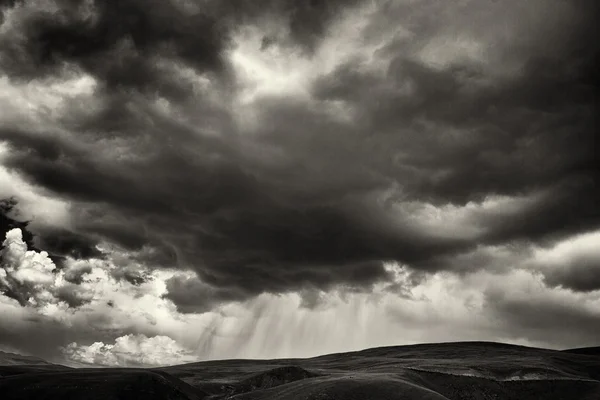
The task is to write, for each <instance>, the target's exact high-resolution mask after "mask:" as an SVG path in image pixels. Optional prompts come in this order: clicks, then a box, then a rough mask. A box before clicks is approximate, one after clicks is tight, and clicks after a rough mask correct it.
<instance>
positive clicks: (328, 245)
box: [0, 0, 600, 351]
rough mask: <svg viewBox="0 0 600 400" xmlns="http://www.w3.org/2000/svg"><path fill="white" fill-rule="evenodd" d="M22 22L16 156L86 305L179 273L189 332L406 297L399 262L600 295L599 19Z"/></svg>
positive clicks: (14, 81) (10, 147) (169, 4)
mask: <svg viewBox="0 0 600 400" xmlns="http://www.w3.org/2000/svg"><path fill="white" fill-rule="evenodd" d="M113 3H114V4H113ZM0 7H1V8H2V15H3V17H2V25H1V26H0V74H1V76H0V92H3V93H4V94H0V108H1V109H2V110H5V111H3V112H2V114H1V116H0V142H2V145H3V146H5V147H3V148H2V149H3V150H2V151H1V152H0V161H1V164H2V166H3V168H4V169H5V170H6V171H7V172H6V174H7V175H6V176H7V178H6V179H7V181H8V182H17V181H19V182H23V184H22V185H29V186H27V187H31V188H32V189H31V190H35V191H36V193H39V195H40V196H42V195H43V196H46V197H49V198H52V199H56V201H59V202H61V204H64V205H65V206H64V207H65V210H67V211H65V215H67V216H68V217H66V216H65V217H61V218H62V219H61V220H60V221H58V222H57V221H50V219H49V218H46V219H44V218H43V217H39V218H38V220H37V221H36V218H35V217H36V212H35V207H34V206H32V205H31V204H33V203H32V201H31V200H28V201H29V203H27V202H26V201H25V200H26V199H25V197H23V196H22V197H23V199H19V201H23V204H24V206H23V213H24V214H25V215H26V218H27V219H30V220H32V221H33V222H32V224H34V225H32V227H31V231H32V232H33V233H34V234H35V245H36V246H37V247H36V249H38V248H39V249H43V250H45V251H47V252H49V254H50V257H52V259H53V260H54V261H55V262H56V265H57V267H58V269H57V270H61V271H62V270H63V269H64V270H65V271H68V272H65V274H66V275H65V279H66V280H67V281H68V282H69V284H71V285H74V287H73V289H72V291H70V292H67V290H68V289H63V292H61V293H62V294H61V296H62V299H63V301H66V302H67V303H69V304H70V305H72V306H73V307H75V308H77V307H81V306H83V305H84V304H86V301H87V300H84V301H82V302H79V300H77V299H80V297H77V296H79V295H76V294H77V293H79V292H78V291H77V290H76V288H75V286H77V285H81V284H82V282H85V279H86V278H85V277H86V274H89V273H90V271H91V269H90V267H85V266H80V267H78V268H74V269H73V268H72V267H70V266H71V265H72V263H73V262H79V261H81V262H86V260H87V261H90V260H91V261H90V262H101V261H100V260H104V261H105V262H110V263H113V264H114V269H111V270H110V275H111V277H112V278H111V279H114V280H116V281H118V282H120V281H124V282H127V283H128V284H131V285H133V286H136V285H137V286H140V285H141V286H143V285H144V284H147V283H148V279H149V278H148V277H149V276H150V274H152V273H153V272H152V271H177V274H175V275H172V276H170V277H169V278H168V279H166V280H165V288H166V292H165V293H162V294H161V296H162V297H161V299H163V300H164V301H171V302H172V303H173V304H174V305H175V307H176V309H177V311H178V312H182V313H188V314H194V313H200V314H201V313H207V312H210V311H211V310H214V309H215V308H218V307H219V306H221V305H223V304H226V303H230V302H234V303H235V302H245V301H252V299H254V298H256V297H257V296H260V295H263V294H269V295H274V296H277V295H287V294H290V293H300V294H302V293H304V294H306V295H305V297H306V296H307V297H306V298H305V304H313V305H314V307H316V304H317V303H319V304H320V302H317V301H314V299H313V300H311V298H312V297H314V294H315V293H329V292H332V293H333V292H335V291H341V292H348V293H354V294H357V293H370V292H372V291H373V290H375V289H374V288H376V287H378V285H381V284H388V285H392V286H394V285H396V287H398V286H397V285H398V283H397V282H396V281H395V279H396V277H395V275H394V274H393V273H392V272H390V269H389V268H387V267H386V266H387V265H390V264H398V265H402V266H403V268H406V269H407V270H409V271H411V273H413V274H414V276H420V277H423V276H429V275H431V276H434V275H435V274H438V273H450V274H456V275H459V276H466V275H469V274H476V273H478V272H479V271H487V272H489V273H499V274H509V273H510V272H511V271H513V270H521V269H531V270H535V271H539V272H540V273H541V274H542V275H543V276H544V279H543V283H544V285H547V286H548V287H549V288H559V289H560V290H571V291H573V292H582V293H592V294H593V293H594V292H595V291H597V290H599V289H600V284H599V282H600V269H599V268H598V265H597V264H598V260H600V258H599V256H598V248H600V242H598V241H597V238H596V236H597V234H595V233H594V232H597V231H598V229H600V209H599V208H598V204H600V191H599V189H598V177H599V174H598V171H599V167H600V164H599V163H598V157H597V156H596V150H597V129H596V126H597V115H598V111H600V110H599V109H598V101H597V93H598V89H599V88H598V84H599V80H598V78H599V77H598V71H599V68H598V66H599V64H598V48H597V46H596V45H595V43H594V40H593V38H595V34H596V32H595V31H596V30H597V28H596V26H597V16H598V5H597V4H596V2H594V1H591V0H575V1H569V2H566V1H560V2H554V1H550V0H532V1H528V2H522V1H502V2H498V1H496V2H494V1H487V0H470V1H466V2H461V3H460V4H458V3H455V2H441V1H436V0H424V1H420V2H410V1H403V0H402V1H391V2H388V1H364V2H362V1H338V0H335V1H333V0H332V1H310V2H302V4H299V2H295V1H287V0H282V1H258V2H252V4H250V3H248V2H238V1H225V2H223V1H206V2H200V1H193V0H189V1H188V0H170V1H141V0H127V1H119V2H105V1H95V0H54V1H34V0H32V1H8V2H1V3H0ZM28 190H29V189H28ZM21 192H22V193H24V192H23V190H22V191H21ZM6 195H7V196H10V195H16V197H17V198H18V197H19V191H18V190H11V191H9V190H6ZM27 204H29V206H27ZM7 212H8V210H7ZM5 214H6V213H5ZM4 225H6V224H4ZM4 225H3V227H2V228H3V230H4V232H6V231H8V230H9V229H8V228H15V227H17V226H12V225H11V226H6V227H5V226H4ZM581 235H591V236H586V237H588V238H592V239H589V240H590V242H589V243H591V244H589V246H588V247H586V248H585V249H583V250H581V252H583V253H581V254H580V252H579V250H577V249H580V247H577V249H575V250H572V251H571V250H568V251H567V250H565V251H566V253H564V252H563V253H564V254H566V255H564V254H563V253H560V254H562V255H559V256H552V257H551V252H552V251H554V250H553V249H557V248H559V246H560V245H561V243H563V244H564V243H568V242H569V241H570V240H577V239H576V238H578V237H580V236H581ZM594 235H596V236H594ZM573 238H575V239H573ZM32 240H34V239H33V238H32ZM31 245H33V242H32V243H31ZM557 246H558V247H557ZM564 246H567V245H564ZM544 251H546V253H544ZM560 251H563V250H560V249H559V250H556V252H560ZM114 252H117V253H118V255H115V254H116V253H114ZM543 254H546V255H547V257H546V258H544V257H542V256H543ZM549 254H550V255H549ZM552 254H554V253H552ZM556 254H558V253H556ZM61 260H62V261H61ZM543 260H546V261H547V262H546V261H543ZM548 260H550V261H548ZM545 263H546V264H547V265H546V264H545ZM132 265H133V267H132ZM140 266H143V268H142V267H140ZM69 268H71V269H69ZM140 271H141V272H140ZM423 279H424V278H423ZM421 281H422V280H419V279H416V280H414V281H406V282H404V283H403V284H402V285H403V286H404V287H402V288H399V292H401V293H408V292H409V291H410V290H411V288H412V287H417V286H418V285H419V284H420V283H421ZM65 287H67V286H65ZM557 290H558V289H557ZM74 293H75V294H74ZM307 293H308V294H307ZM73 296H75V297H73ZM311 296H312V297H311ZM499 296H500V295H498V294H496V295H493V294H488V298H490V299H491V298H494V299H497V300H498V301H499V305H498V309H497V310H496V311H495V312H498V313H501V314H502V315H508V314H510V315H512V317H511V318H512V319H508V321H509V322H510V323H512V324H515V325H518V324H519V323H521V322H520V321H524V320H525V319H526V318H527V317H526V315H527V309H526V308H523V307H521V306H520V304H521V303H519V302H517V301H516V300H511V301H509V300H506V301H504V300H503V299H504V298H503V297H499ZM13 297H14V296H13ZM76 300H77V301H76ZM500 300H502V301H500ZM539 301H543V300H539ZM517 308H518V309H519V310H520V311H515V310H516V309H517ZM557 312H558V313H559V314H560V313H562V312H567V311H565V310H558V311H557ZM557 315H558V314H557ZM586 315H587V314H581V318H580V320H581V321H584V319H585V318H586ZM521 317H522V318H523V319H519V318H521ZM574 318H579V317H576V316H574ZM594 318H596V317H594ZM577 321H579V320H577ZM591 321H592V322H591V323H592V324H594V323H596V320H594V319H592V320H591ZM540 323H542V322H540ZM543 323H545V322H543ZM585 323H586V322H585V321H584V322H582V324H585ZM523 329H525V328H523ZM586 329H587V328H586ZM586 332H587V330H586ZM121 333H123V335H122V336H124V335H125V334H126V333H127V334H130V333H131V334H137V333H139V332H121ZM152 334H156V335H161V333H160V332H159V333H152ZM586 337H587V336H586ZM114 339H116V337H114V338H108V339H106V340H105V341H104V342H103V343H109V342H110V340H114ZM103 340H104V338H103ZM62 345H66V344H62ZM72 349H75V347H72ZM86 351H87V350H86Z"/></svg>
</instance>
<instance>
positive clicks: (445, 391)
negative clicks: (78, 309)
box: [0, 342, 600, 400]
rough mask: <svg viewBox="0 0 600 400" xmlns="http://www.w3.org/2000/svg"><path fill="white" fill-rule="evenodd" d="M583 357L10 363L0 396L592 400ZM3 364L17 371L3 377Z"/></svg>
mask: <svg viewBox="0 0 600 400" xmlns="http://www.w3.org/2000/svg"><path fill="white" fill-rule="evenodd" d="M588 353H589V354H588ZM592 353H593V351H585V350H578V351H575V352H571V351H554V350H546V349H536V348H529V347H522V346H511V345H504V344H498V343H481V342H465V343H441V344H425V345H416V346H396V347H383V348H375V349H368V350H363V351H358V352H351V353H343V354H330V355H326V356H321V357H315V358H310V359H286V360H225V361H209V362H200V363H193V364H185V365H176V366H171V367H165V368H156V369H146V370H144V369H76V370H68V369H63V370H60V371H57V370H55V371H54V372H48V370H49V369H52V368H55V367H52V366H39V365H38V366H22V367H19V366H14V365H13V366H8V367H0V375H3V374H4V375H5V377H4V378H0V393H2V396H0V397H1V398H2V399H3V400H13V399H41V400H54V399H61V400H62V399H74V400H75V399H90V400H94V399H137V398H140V399H142V398H143V399H148V400H152V399H181V400H193V399H198V400H199V399H207V400H208V399H215V400H216V399H225V398H231V399H238V400H259V399H281V400H288V399H289V400H292V399H306V400H309V399H315V400H316V399H322V400H324V399H329V400H335V399H344V400H361V399H396V400H413V399H425V400H427V399H429V400H475V399H477V400H492V399H502V400H512V399H514V400H517V399H518V400H528V399H545V400H554V399H555V400H560V399H564V400H580V399H581V400H598V399H600V357H598V356H596V355H590V354H592ZM2 368H4V373H3V372H2V371H3V369H2ZM11 368H12V369H13V370H14V371H17V372H15V373H14V374H13V376H10V377H6V375H9V374H10V373H9V372H10V369H11ZM40 368H41V369H40ZM56 368H60V366H56ZM17 373H18V374H17Z"/></svg>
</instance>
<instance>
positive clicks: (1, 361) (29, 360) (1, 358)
mask: <svg viewBox="0 0 600 400" xmlns="http://www.w3.org/2000/svg"><path fill="white" fill-rule="evenodd" d="M51 364H52V363H49V362H48V361H45V360H42V359H41V358H38V357H32V356H24V355H21V354H15V353H6V352H4V351H0V365H51Z"/></svg>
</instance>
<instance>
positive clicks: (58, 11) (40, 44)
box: [0, 0, 226, 95]
mask: <svg viewBox="0 0 600 400" xmlns="http://www.w3.org/2000/svg"><path fill="white" fill-rule="evenodd" d="M34 7H35V6H34ZM17 23H18V24H19V28H20V29H19V31H18V32H12V33H13V35H10V34H4V35H2V38H1V39H0V43H2V49H3V50H2V57H1V60H2V64H1V66H2V69H3V70H4V71H5V73H7V74H9V75H10V76H13V77H18V78H23V79H28V78H32V77H36V78H37V77H40V76H51V75H52V74H55V73H57V72H59V71H60V69H61V68H62V67H64V63H70V64H74V65H76V66H79V67H80V68H82V69H83V70H85V71H87V72H89V73H91V74H92V75H94V76H96V77H97V78H98V79H99V80H100V81H101V82H103V83H104V84H105V85H106V86H107V87H108V89H117V88H132V89H138V90H141V91H146V90H149V91H151V92H152V91H156V90H159V91H163V90H164V92H165V93H166V94H168V95H177V94H182V93H184V92H185V89H184V88H182V87H179V86H178V83H177V82H174V81H172V80H170V79H169V76H168V75H165V74H164V73H161V72H160V71H159V70H158V68H157V66H156V59H155V58H153V57H156V56H162V55H165V56H170V57H172V58H173V59H174V60H175V61H182V62H184V63H186V64H189V65H191V66H193V67H194V68H197V69H199V70H203V71H204V70H207V71H210V70H212V71H215V70H219V69H221V67H222V61H221V57H220V52H221V50H222V48H223V46H224V41H225V40H226V35H224V33H225V32H221V31H220V30H219V27H218V26H217V21H215V20H214V19H213V18H211V17H209V16H207V15H204V14H202V13H200V12H198V13H186V12H185V10H183V9H181V8H180V7H177V5H176V4H175V3H174V2H170V1H167V2H165V1H137V0H127V1H119V2H105V1H91V2H89V1H84V0H58V1H55V2H49V3H48V8H45V7H44V8H41V9H39V10H37V9H35V8H33V9H31V8H29V9H23V8H21V13H20V14H19V15H18V22H17Z"/></svg>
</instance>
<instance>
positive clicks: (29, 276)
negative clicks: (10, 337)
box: [0, 228, 56, 306]
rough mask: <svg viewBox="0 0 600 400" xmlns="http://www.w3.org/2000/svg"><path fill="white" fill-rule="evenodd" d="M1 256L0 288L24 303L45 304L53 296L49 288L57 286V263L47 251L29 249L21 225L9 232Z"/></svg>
mask: <svg viewBox="0 0 600 400" xmlns="http://www.w3.org/2000/svg"><path fill="white" fill-rule="evenodd" d="M2 244H3V245H4V249H3V250H2V252H1V254H0V256H1V257H2V263H1V264H0V266H1V267H2V269H0V291H2V292H4V293H7V294H9V295H10V296H11V297H13V298H15V299H16V300H18V301H19V302H21V303H28V304H31V305H33V306H42V305H45V304H47V303H48V302H51V301H52V300H53V295H52V293H50V292H49V290H48V289H50V288H53V287H54V286H55V280H56V276H55V274H54V270H55V269H56V266H55V265H54V263H53V262H52V260H51V259H50V258H49V257H48V253H47V252H45V251H42V252H39V253H38V252H36V251H32V250H29V251H28V250H27V244H26V243H25V242H24V241H23V234H22V232H21V230H20V229H18V228H15V229H12V230H10V231H8V232H7V233H6V239H5V240H4V242H3V243H2Z"/></svg>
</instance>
